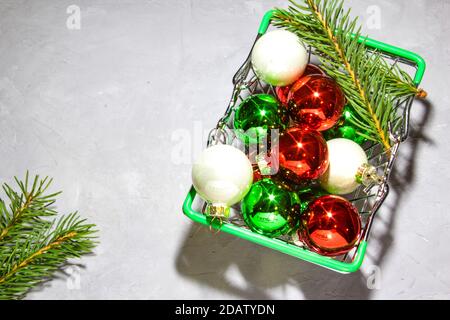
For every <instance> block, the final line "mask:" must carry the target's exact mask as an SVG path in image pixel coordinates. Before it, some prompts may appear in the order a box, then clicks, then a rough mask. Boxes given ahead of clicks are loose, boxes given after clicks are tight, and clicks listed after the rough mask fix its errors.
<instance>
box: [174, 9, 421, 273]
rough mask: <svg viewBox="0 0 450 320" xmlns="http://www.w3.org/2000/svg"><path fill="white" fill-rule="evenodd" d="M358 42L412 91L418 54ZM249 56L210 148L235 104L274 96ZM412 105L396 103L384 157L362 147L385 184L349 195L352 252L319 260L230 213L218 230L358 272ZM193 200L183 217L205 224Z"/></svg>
mask: <svg viewBox="0 0 450 320" xmlns="http://www.w3.org/2000/svg"><path fill="white" fill-rule="evenodd" d="M272 15H273V11H269V12H267V13H266V14H265V16H264V18H263V20H262V22H261V25H260V27H259V30H258V35H257V37H256V40H258V39H259V38H260V37H261V36H262V35H263V34H264V33H266V31H267V30H268V28H269V26H270V22H271V18H272ZM256 40H255V42H256ZM361 40H364V43H365V45H366V46H367V47H368V48H369V49H371V50H377V51H378V52H381V53H382V54H383V55H384V56H385V58H386V60H387V61H389V62H390V63H391V64H392V65H394V64H397V65H398V66H400V67H401V68H402V69H407V68H410V69H412V70H413V72H414V74H413V80H414V84H415V85H416V86H418V85H419V83H420V82H421V80H422V78H423V74H424V72H425V61H424V60H423V59H422V58H421V57H420V56H419V55H417V54H415V53H412V52H410V51H407V50H404V49H401V48H397V47H394V46H391V45H389V44H386V43H382V42H379V41H376V40H373V39H368V38H364V39H361ZM310 52H311V51H310ZM250 56H251V52H250V54H249V56H248V57H247V59H246V60H245V62H244V64H243V65H242V66H241V67H240V68H239V70H238V71H237V72H236V74H235V75H234V77H233V84H234V89H233V93H232V96H231V100H230V102H229V105H228V107H227V110H226V112H225V114H224V116H223V117H222V118H221V119H220V120H219V121H218V124H217V127H216V128H214V129H213V130H212V131H211V133H210V135H209V138H208V143H209V144H211V143H216V142H217V140H221V139H223V138H224V136H226V130H227V128H229V126H228V125H229V123H230V118H231V117H232V114H233V112H234V110H235V108H236V107H237V106H239V104H240V102H241V101H242V100H243V99H245V98H246V97H247V96H249V95H252V94H254V93H269V94H273V95H275V92H274V88H273V87H272V86H269V85H267V84H265V83H262V82H260V81H259V80H258V79H257V77H256V76H255V74H254V72H253V70H252V66H251V61H250ZM310 58H311V54H310ZM413 101H414V97H413V96H412V97H410V98H407V99H403V100H402V101H397V102H396V103H395V107H396V109H397V117H396V120H395V121H394V122H395V123H392V125H391V126H390V127H391V128H395V129H391V130H390V131H391V132H390V138H391V139H392V140H393V142H394V143H393V146H392V148H391V151H390V153H389V155H388V154H386V153H385V152H383V148H382V147H381V146H380V145H379V144H373V143H369V144H368V145H366V146H365V151H366V153H367V155H368V157H369V159H370V160H369V162H370V163H371V164H372V165H373V166H374V167H376V168H377V170H378V172H379V174H382V175H383V177H384V179H383V180H382V183H380V184H378V185H375V186H372V187H371V188H367V187H364V186H361V187H359V188H358V189H357V190H356V191H355V192H354V193H352V194H351V195H350V196H349V199H350V200H351V201H352V202H353V204H354V205H355V206H356V207H357V208H358V210H359V213H360V216H361V219H362V222H363V233H362V236H361V240H360V241H359V243H358V245H357V246H356V247H355V248H354V249H353V250H352V251H350V252H349V253H347V254H345V255H342V256H339V257H333V258H331V257H326V256H322V255H319V254H317V253H315V252H312V251H310V250H309V249H308V248H306V247H304V246H303V245H302V244H301V243H299V242H298V241H295V240H293V239H292V238H290V237H279V238H269V237H266V236H264V235H261V234H258V233H255V232H252V231H251V230H250V229H248V228H247V227H246V226H245V223H244V221H243V219H242V216H241V215H240V214H239V213H237V214H235V215H234V216H233V218H232V219H230V220H229V221H226V222H224V223H223V224H222V225H221V226H220V231H222V232H227V233H229V234H232V235H234V236H237V237H240V238H242V239H245V240H249V241H251V242H254V243H257V244H260V245H263V246H266V247H268V248H271V249H274V250H278V251H280V252H283V253H285V254H288V255H291V256H294V257H297V258H299V259H302V260H305V261H309V262H311V263H314V264H317V265H320V266H322V267H325V268H328V269H331V270H334V271H337V272H341V273H350V272H355V271H357V270H358V269H359V268H360V266H361V264H362V262H363V259H364V256H365V253H366V248H367V241H368V238H369V235H370V230H371V227H372V223H373V220H374V217H375V214H376V213H377V211H378V209H379V208H380V206H381V205H382V204H383V202H384V200H385V199H386V196H387V195H388V193H389V177H390V174H391V170H392V169H393V165H394V162H395V159H396V157H397V154H398V149H399V146H400V144H401V143H402V142H403V141H405V140H406V138H407V137H408V134H409V117H410V109H411V106H412V103H413ZM195 198H196V191H195V189H194V188H193V187H191V189H190V191H189V193H188V194H187V196H186V199H185V201H184V204H183V212H184V214H185V215H186V216H188V217H189V218H190V219H192V220H193V221H195V222H197V223H201V224H203V225H210V223H211V222H210V220H209V219H208V218H207V217H206V216H205V215H204V214H203V213H202V210H195V209H194V206H193V203H194V200H195ZM203 208H204V206H203Z"/></svg>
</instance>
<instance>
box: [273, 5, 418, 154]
mask: <svg viewBox="0 0 450 320" xmlns="http://www.w3.org/2000/svg"><path fill="white" fill-rule="evenodd" d="M290 2H291V3H292V5H291V6H289V8H288V9H287V10H284V9H276V10H275V13H274V18H273V23H274V25H275V26H278V27H281V28H284V29H286V30H289V31H291V32H294V33H296V34H297V35H298V36H299V37H300V38H301V39H302V40H303V41H304V42H305V43H306V44H307V45H310V46H311V47H312V50H313V52H314V53H315V54H316V55H317V56H318V57H319V59H320V62H321V64H322V65H321V67H322V68H323V69H324V70H325V72H326V73H327V74H328V75H330V76H331V77H333V78H334V79H335V80H336V82H337V83H338V84H339V85H340V86H341V88H342V89H343V90H344V92H345V95H346V97H347V99H348V101H349V104H350V105H351V106H352V107H353V109H354V110H355V112H356V115H357V116H356V117H355V118H354V119H352V120H351V121H352V122H353V124H354V125H355V126H356V128H358V130H357V132H358V134H360V135H361V136H364V137H366V138H367V139H369V140H372V141H375V142H379V143H381V144H382V145H383V146H384V149H385V150H389V149H390V147H391V145H390V143H391V142H390V140H389V133H388V123H389V122H391V121H393V120H394V117H395V108H394V106H393V101H395V99H398V98H401V97H408V96H411V95H418V96H423V95H424V92H423V90H421V89H417V88H416V87H415V86H414V83H413V81H412V79H411V78H410V77H409V75H408V74H406V73H405V72H403V71H401V70H400V69H399V68H398V67H395V66H394V67H392V66H390V65H389V64H388V63H387V62H386V61H385V60H384V58H383V57H382V56H381V54H379V53H377V52H370V51H369V50H368V49H367V48H366V46H365V45H364V41H358V39H359V38H360V37H361V27H359V26H357V19H351V18H350V10H346V11H345V10H344V9H343V1H342V0H302V2H301V3H297V2H295V1H290Z"/></svg>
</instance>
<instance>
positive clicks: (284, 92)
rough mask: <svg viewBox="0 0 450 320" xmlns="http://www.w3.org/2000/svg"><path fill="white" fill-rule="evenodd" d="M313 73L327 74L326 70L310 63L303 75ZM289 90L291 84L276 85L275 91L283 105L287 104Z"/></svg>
mask: <svg viewBox="0 0 450 320" xmlns="http://www.w3.org/2000/svg"><path fill="white" fill-rule="evenodd" d="M312 74H321V75H325V72H323V70H322V69H320V68H319V67H318V66H316V65H315V64H311V63H310V64H308V65H307V66H306V69H305V72H303V75H302V77H304V76H309V75H312ZM289 90H291V86H290V85H289V86H284V87H276V88H275V93H276V95H277V98H278V101H280V103H281V105H283V106H287V102H288V95H289Z"/></svg>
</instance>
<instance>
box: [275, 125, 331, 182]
mask: <svg viewBox="0 0 450 320" xmlns="http://www.w3.org/2000/svg"><path fill="white" fill-rule="evenodd" d="M279 165H280V174H283V175H284V176H285V178H286V179H288V180H291V181H294V182H297V183H301V182H304V181H305V180H306V181H310V180H314V179H318V178H320V177H321V176H322V174H323V173H324V172H325V171H326V170H327V168H328V149H327V144H326V142H325V140H324V139H323V137H322V135H321V134H320V133H319V132H317V131H308V130H306V131H305V130H302V129H299V128H295V127H294V128H290V129H288V130H286V132H284V133H283V134H282V135H281V136H280V143H279Z"/></svg>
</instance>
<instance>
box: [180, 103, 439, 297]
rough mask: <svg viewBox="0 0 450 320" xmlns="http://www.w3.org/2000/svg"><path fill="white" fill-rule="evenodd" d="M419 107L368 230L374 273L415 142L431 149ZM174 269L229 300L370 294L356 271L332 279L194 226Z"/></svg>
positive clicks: (427, 108) (404, 188)
mask: <svg viewBox="0 0 450 320" xmlns="http://www.w3.org/2000/svg"><path fill="white" fill-rule="evenodd" d="M420 104H422V107H423V109H424V112H423V116H422V117H421V119H420V121H418V122H416V123H415V124H414V125H412V126H411V132H410V138H409V139H408V140H407V141H406V142H405V143H404V144H403V145H402V146H401V148H402V150H401V151H400V155H401V157H400V158H401V159H399V160H401V162H402V163H401V164H402V168H403V170H396V169H394V171H393V173H392V176H391V182H390V186H391V194H390V195H389V196H388V198H391V200H390V201H389V203H392V204H393V205H386V206H383V207H382V209H381V211H382V212H380V215H379V216H377V217H376V218H375V219H376V221H375V223H374V224H377V223H383V224H384V228H383V229H384V230H382V232H381V233H377V234H374V235H373V236H372V237H371V239H370V240H369V249H368V257H369V258H370V263H371V264H373V265H376V266H378V267H381V266H382V264H383V258H384V257H385V256H386V255H387V253H388V252H389V250H390V247H391V243H392V241H393V238H394V237H393V234H392V230H393V227H394V223H395V214H396V211H397V209H398V208H399V207H400V206H401V201H402V199H403V197H404V195H405V194H406V192H408V190H411V188H412V187H413V185H414V178H415V159H416V155H417V153H418V151H419V146H420V144H421V142H427V143H431V144H432V143H433V142H432V141H431V140H430V138H429V137H427V136H425V135H424V134H423V133H424V132H425V130H424V128H425V126H426V123H427V122H428V120H429V118H430V114H431V110H432V108H431V105H430V103H429V102H426V101H422V102H421V103H416V104H415V106H416V107H417V106H419V105H420ZM403 149H406V151H407V152H405V153H404V152H403V151H404V150H403ZM379 220H382V221H379ZM376 231H378V230H376ZM372 241H374V242H377V247H378V248H379V250H378V251H377V252H376V254H373V253H372V252H371V250H370V246H371V245H370V243H371V242H372ZM366 260H367V258H366ZM175 265H176V269H177V271H178V273H179V274H181V275H182V276H184V277H187V278H189V279H191V280H193V281H195V282H199V283H201V284H202V285H204V286H207V287H210V288H213V289H216V290H219V291H222V292H224V293H225V297H227V296H228V297H229V298H235V297H236V296H238V297H241V298H243V299H262V300H265V299H280V298H292V297H295V298H302V297H303V298H304V299H369V298H370V297H371V296H372V294H373V293H374V290H373V289H369V286H368V279H367V278H366V275H365V274H364V273H363V272H362V271H357V272H355V273H353V274H347V275H343V274H338V273H336V272H333V271H330V270H327V269H324V268H321V267H318V266H315V265H312V264H310V263H307V262H304V261H302V260H298V259H296V258H293V257H290V256H287V255H284V254H282V253H279V252H277V251H274V250H270V249H268V248H265V247H261V246H258V245H256V244H253V243H250V242H248V241H245V240H242V239H239V238H236V237H233V236H231V235H229V234H226V233H219V234H213V233H211V232H210V231H209V230H208V229H207V228H205V227H203V226H200V225H197V224H192V225H191V227H190V230H189V231H188V233H187V234H186V237H185V240H184V242H183V245H182V246H181V247H180V249H179V252H178V254H177V259H176V261H175ZM300 293H301V294H300Z"/></svg>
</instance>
